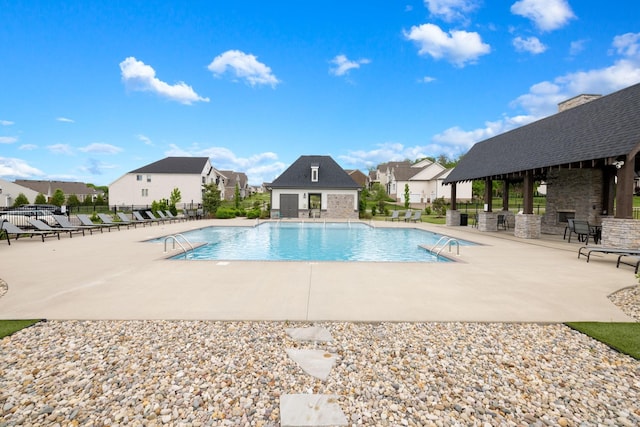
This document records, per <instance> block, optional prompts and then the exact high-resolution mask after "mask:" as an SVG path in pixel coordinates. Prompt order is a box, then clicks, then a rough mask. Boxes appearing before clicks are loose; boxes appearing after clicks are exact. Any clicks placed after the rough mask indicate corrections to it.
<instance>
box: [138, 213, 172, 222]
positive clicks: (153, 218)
mask: <svg viewBox="0 0 640 427" xmlns="http://www.w3.org/2000/svg"><path fill="white" fill-rule="evenodd" d="M144 213H146V214H147V216H148V217H149V219H151V220H153V221H157V222H158V223H161V222H165V221H168V219H167V218H164V219H163V218H158V217H157V216H155V215H154V214H153V212H151V211H145V212H144Z"/></svg>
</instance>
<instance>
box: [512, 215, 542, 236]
mask: <svg viewBox="0 0 640 427" xmlns="http://www.w3.org/2000/svg"><path fill="white" fill-rule="evenodd" d="M515 221H516V224H515V227H514V230H513V235H514V236H515V237H519V238H521V239H539V238H540V230H541V224H542V217H541V216H539V215H536V214H518V215H515Z"/></svg>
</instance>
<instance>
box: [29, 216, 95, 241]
mask: <svg viewBox="0 0 640 427" xmlns="http://www.w3.org/2000/svg"><path fill="white" fill-rule="evenodd" d="M27 221H28V222H29V224H31V225H33V226H34V227H35V228H36V230H38V231H49V232H51V233H69V238H71V237H73V233H82V235H83V236H84V230H81V229H79V228H76V227H73V226H72V227H70V228H69V227H52V226H50V225H49V224H47V223H46V222H43V221H40V220H39V219H35V218H27Z"/></svg>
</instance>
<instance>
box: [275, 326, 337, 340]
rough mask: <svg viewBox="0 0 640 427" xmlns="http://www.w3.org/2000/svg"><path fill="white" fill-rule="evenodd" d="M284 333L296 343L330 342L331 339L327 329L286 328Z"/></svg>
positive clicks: (314, 327) (313, 327) (312, 327)
mask: <svg viewBox="0 0 640 427" xmlns="http://www.w3.org/2000/svg"><path fill="white" fill-rule="evenodd" d="M285 332H286V333H287V335H289V336H290V337H291V338H292V339H294V340H296V341H318V342H331V341H333V337H332V336H331V332H329V330H328V329H325V328H320V327H317V326H311V327H308V328H286V329H285Z"/></svg>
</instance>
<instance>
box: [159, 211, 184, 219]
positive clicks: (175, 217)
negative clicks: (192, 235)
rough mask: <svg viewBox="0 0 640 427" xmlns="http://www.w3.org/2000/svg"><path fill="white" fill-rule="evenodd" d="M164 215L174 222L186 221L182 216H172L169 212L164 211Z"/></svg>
mask: <svg viewBox="0 0 640 427" xmlns="http://www.w3.org/2000/svg"><path fill="white" fill-rule="evenodd" d="M164 213H165V215H166V216H168V217H169V218H173V219H175V220H176V221H185V220H186V218H185V217H184V216H177V215H174V214H172V213H171V211H170V210H166V211H164Z"/></svg>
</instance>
